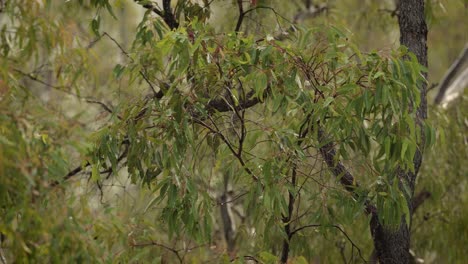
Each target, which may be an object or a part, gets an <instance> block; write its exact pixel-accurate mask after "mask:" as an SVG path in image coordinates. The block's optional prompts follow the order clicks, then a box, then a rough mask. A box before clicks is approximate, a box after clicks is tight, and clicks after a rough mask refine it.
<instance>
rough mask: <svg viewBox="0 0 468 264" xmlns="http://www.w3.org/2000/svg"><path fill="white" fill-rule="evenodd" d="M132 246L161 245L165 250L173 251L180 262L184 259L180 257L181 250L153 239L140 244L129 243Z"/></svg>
mask: <svg viewBox="0 0 468 264" xmlns="http://www.w3.org/2000/svg"><path fill="white" fill-rule="evenodd" d="M131 246H132V247H146V246H158V247H161V248H163V249H165V250H168V251H170V252H172V253H174V255H176V257H177V259H178V260H179V262H180V263H183V261H184V259H183V258H182V256H180V254H179V252H180V251H181V250H177V249H174V248H171V247H168V246H166V245H164V244H160V243H157V242H154V241H151V242H147V243H141V244H133V243H132V244H131Z"/></svg>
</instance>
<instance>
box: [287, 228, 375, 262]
mask: <svg viewBox="0 0 468 264" xmlns="http://www.w3.org/2000/svg"><path fill="white" fill-rule="evenodd" d="M321 226H323V225H321V224H310V225H305V226H301V227H299V228H297V229H295V230H293V231H292V232H291V234H295V233H297V232H299V231H302V230H304V229H306V228H311V227H321ZM323 227H333V228H336V229H338V230H339V231H340V232H341V233H342V234H343V235H344V236H345V237H346V239H347V240H348V241H349V243H351V246H352V247H353V248H356V250H357V251H358V254H359V257H360V258H361V259H362V260H363V261H364V263H366V262H367V260H366V259H365V258H364V257H363V256H362V253H361V249H360V248H359V247H358V246H357V245H356V243H354V242H353V240H352V239H351V238H350V237H349V235H348V234H347V233H346V232H345V231H344V230H343V229H342V228H341V227H340V226H338V225H325V226H323Z"/></svg>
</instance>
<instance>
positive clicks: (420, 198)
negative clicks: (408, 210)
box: [411, 191, 431, 213]
mask: <svg viewBox="0 0 468 264" xmlns="http://www.w3.org/2000/svg"><path fill="white" fill-rule="evenodd" d="M430 197H431V193H430V192H428V191H421V192H420V193H419V194H418V195H416V196H415V197H414V198H413V201H412V206H411V207H412V209H413V213H414V211H416V209H418V207H419V206H421V205H422V204H423V203H424V201H426V200H427V199H429V198H430Z"/></svg>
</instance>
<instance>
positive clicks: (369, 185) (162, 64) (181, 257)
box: [0, 0, 435, 263]
mask: <svg viewBox="0 0 468 264" xmlns="http://www.w3.org/2000/svg"><path fill="white" fill-rule="evenodd" d="M304 3H305V5H304V6H303V7H304V8H306V9H305V11H301V12H300V13H299V14H301V15H297V16H296V20H297V21H296V22H303V21H302V20H303V19H305V18H309V19H317V18H318V17H319V16H321V15H324V14H325V13H326V12H327V11H328V10H329V9H331V8H332V7H328V6H326V5H317V6H315V9H314V8H312V7H313V5H312V4H311V1H304ZM131 4H132V5H134V6H136V5H139V6H140V8H141V10H144V11H145V13H144V15H142V20H141V22H140V23H139V24H138V26H137V27H136V30H135V36H134V37H135V38H134V40H133V43H132V45H131V47H128V46H127V45H125V46H122V45H121V44H120V43H121V42H124V41H125V40H119V38H118V37H116V34H118V33H115V32H113V31H115V30H116V29H115V28H113V27H112V25H113V24H119V23H115V21H116V20H115V19H123V18H120V17H119V15H122V14H124V13H123V12H120V13H119V12H115V10H116V9H117V8H119V7H121V6H120V5H124V7H125V8H128V6H129V5H131ZM223 4H224V5H225V4H226V3H223V2H222V1H220V2H216V1H168V0H164V1H162V2H160V3H157V2H153V1H138V0H136V1H133V2H131V3H126V4H124V3H122V2H121V1H115V2H112V3H111V2H109V1H108V0H93V1H77V2H73V3H67V4H64V3H61V2H59V1H44V2H42V1H38V2H35V1H17V2H12V1H11V2H8V4H7V5H6V6H5V11H4V12H5V14H6V15H8V16H9V18H10V22H8V23H6V24H5V26H4V27H3V28H4V29H3V31H2V38H1V41H2V42H1V43H0V44H1V51H2V53H3V54H2V55H3V58H2V65H4V66H2V67H1V68H0V76H1V77H0V80H1V82H0V91H2V101H3V102H4V104H2V107H1V108H0V110H1V113H2V116H1V118H2V122H1V127H0V129H1V130H2V132H3V134H2V136H1V137H0V143H1V147H2V148H1V152H0V173H1V174H2V175H9V176H8V177H2V178H1V180H0V181H1V185H0V186H1V187H0V188H2V190H1V192H0V193H1V196H0V202H1V203H0V205H1V208H2V209H1V210H2V214H4V215H5V217H3V218H2V221H1V222H0V232H1V233H2V234H3V239H2V240H3V241H2V246H1V247H0V248H2V249H3V248H5V249H7V250H6V251H7V252H6V253H2V256H7V257H5V259H13V261H19V262H21V261H22V260H25V259H32V260H38V259H39V260H40V259H42V260H44V259H45V262H58V261H70V262H71V261H89V262H91V261H93V260H94V261H96V260H99V261H120V262H132V261H153V260H154V257H159V261H160V262H164V261H166V260H171V261H175V262H177V261H178V262H181V263H182V262H185V261H187V260H188V259H189V258H192V259H210V258H216V259H217V260H218V261H220V260H222V259H224V260H226V261H228V262H229V261H232V262H240V263H241V262H243V261H247V260H252V261H261V262H266V263H276V262H278V261H280V262H282V263H287V262H288V261H291V262H297V263H303V262H308V261H312V259H313V257H314V256H315V252H314V249H313V248H312V247H311V246H310V245H309V244H308V242H309V241H311V240H312V236H313V234H320V236H321V237H322V238H323V239H322V240H324V239H325V238H327V237H334V238H340V239H343V241H344V242H342V243H337V245H338V246H334V245H333V246H332V247H334V248H335V250H336V248H338V249H339V252H338V253H334V254H335V256H338V257H343V258H344V259H345V260H346V258H347V256H346V255H350V258H351V260H352V261H354V262H365V261H367V260H368V258H369V257H368V256H369V255H370V251H371V250H364V249H363V247H362V246H360V245H358V244H357V243H356V242H355V239H354V237H357V236H363V235H362V233H364V230H367V228H369V227H370V231H371V232H368V231H366V232H365V233H366V234H367V235H364V239H362V240H360V242H362V243H366V244H367V245H369V246H370V244H373V245H374V247H375V254H374V256H375V257H376V258H377V259H378V261H379V262H380V263H409V261H410V253H409V252H410V233H411V232H410V227H411V223H412V215H413V211H414V209H415V207H416V205H419V204H420V201H421V200H420V199H419V200H418V199H415V195H414V194H415V188H416V175H417V174H418V171H419V170H420V167H421V164H422V153H423V150H425V149H427V147H428V146H431V145H433V144H434V142H435V130H434V129H433V128H432V127H430V126H429V125H428V124H427V122H426V121H425V119H426V118H427V114H426V112H427V99H426V86H427V82H426V77H427V76H426V73H425V72H426V67H427V53H426V52H427V51H426V38H427V28H426V24H425V20H424V1H422V0H411V1H409V0H408V1H400V2H399V5H398V6H397V11H396V13H397V14H398V15H397V16H398V24H399V28H400V42H401V44H402V47H400V48H397V49H394V50H392V51H390V52H384V51H381V52H362V51H361V50H360V49H359V47H358V46H357V45H356V44H354V42H353V41H352V39H351V38H350V37H349V32H347V31H346V30H345V29H343V28H341V27H339V26H336V25H330V24H327V23H324V26H319V27H309V26H307V24H306V23H304V24H300V25H298V24H291V23H289V22H288V21H287V19H285V18H284V16H282V15H281V12H280V10H282V9H281V7H284V6H286V5H288V4H289V3H287V4H285V3H284V2H282V1H278V2H275V1H273V2H272V3H267V2H266V1H249V2H246V1H233V3H232V6H234V7H236V9H235V10H237V12H238V13H236V16H235V18H234V20H233V21H232V20H228V21H226V20H225V19H221V18H220V17H221V16H218V17H216V14H217V13H218V12H221V11H219V8H220V6H219V5H221V6H222V5H223ZM230 5H231V4H230ZM70 10H73V12H70ZM125 13H127V12H125ZM309 13H310V14H311V15H307V14H309ZM304 14H306V15H304ZM75 16H79V17H80V19H78V18H77V17H75ZM212 16H215V17H212ZM227 16H228V17H229V15H227ZM87 19H88V20H89V21H91V22H90V23H89V30H87V29H84V28H83V24H84V23H86V20H87ZM299 20H301V21H299ZM28 25H36V26H35V27H30V26H28ZM285 25H286V26H285ZM120 26H122V24H121V23H120ZM226 28H229V29H226ZM278 28H279V30H278ZM12 29H13V30H12ZM56 32H61V34H62V35H61V36H57V34H56ZM103 58H105V63H102V61H104V60H103ZM44 69H46V70H44ZM43 71H47V72H48V73H54V74H49V75H47V76H49V77H48V78H46V75H45V73H44V72H43ZM38 85H40V86H39V88H38ZM41 86H42V87H41ZM44 87H46V88H47V92H48V93H52V95H51V97H52V98H53V99H54V98H55V99H57V97H59V100H56V101H54V100H53V99H52V102H47V104H44V103H43V102H44V101H43V100H42V99H40V98H39V99H38V98H36V97H35V96H34V95H35V94H41V93H44V92H45V91H44ZM56 92H58V93H62V94H60V95H59V96H57V95H56V94H55V97H54V93H56ZM63 94H67V98H68V97H69V98H71V99H70V101H69V102H65V100H64V99H63V98H64V97H65V96H64V95H63ZM90 94H92V95H93V96H92V97H89V96H88V95H90ZM99 98H105V99H99ZM79 101H84V102H86V103H87V104H89V105H93V106H96V107H98V108H96V109H88V111H89V112H88V113H86V114H84V118H83V117H80V116H77V115H76V113H74V112H73V110H68V111H64V112H63V114H60V113H61V111H57V109H60V108H63V107H66V108H68V109H73V108H75V109H80V108H82V109H83V110H82V111H85V110H86V109H87V108H89V106H88V105H86V106H83V105H80V104H78V103H77V102H79ZM26 103H28V104H29V105H32V107H25V104H26ZM55 107H57V108H56V109H54V108H55ZM11 109H14V110H13V111H12V110H11ZM97 109H102V111H103V112H102V114H101V118H100V119H99V120H97V121H98V122H97V123H95V124H93V125H90V124H89V117H93V113H92V112H93V111H94V112H96V111H97ZM78 112H81V111H78ZM86 119H88V121H83V120H86ZM88 134H91V135H90V136H89V138H88V139H86V140H83V139H82V137H83V135H88ZM16 161H18V162H16ZM70 163H77V164H79V165H78V166H76V167H75V168H74V169H72V170H69V167H70V165H69V164H70ZM83 176H84V177H83ZM77 178H78V180H75V179H77ZM126 179H129V180H130V182H128V181H126ZM87 182H89V184H91V185H92V186H95V187H96V188H97V190H98V194H97V195H96V196H95V197H94V200H92V201H91V202H90V201H89V200H86V199H81V200H80V199H78V200H76V198H75V197H84V196H81V195H82V194H80V193H79V192H80V190H81V188H83V186H86V184H87ZM116 185H119V186H121V188H122V189H123V190H124V191H123V192H118V191H116V190H115V189H116V187H115V186H116ZM135 186H138V187H139V188H137V189H133V190H130V191H128V189H129V188H135ZM126 192H130V193H133V194H134V195H135V196H136V198H134V199H135V202H134V203H132V204H133V207H130V208H126V210H123V209H124V208H125V207H126V206H128V205H119V202H121V201H125V200H124V199H123V198H122V200H119V199H112V198H110V196H112V195H114V194H116V195H119V196H122V197H132V196H126V195H125V193H126ZM422 194H423V195H417V196H416V197H418V198H421V197H422V198H421V199H424V197H427V196H428V195H427V193H424V192H422ZM87 199H89V197H88V198H87ZM125 199H128V198H125ZM63 200H65V201H66V203H63V202H62V201H63ZM99 201H101V202H102V204H103V205H99ZM104 201H105V202H104ZM124 204H125V203H124ZM51 214H55V215H57V216H58V217H57V218H56V219H50V215H51ZM90 216H93V218H95V219H93V218H91V217H90ZM46 220H50V221H46ZM109 220H110V221H109ZM353 225H354V228H355V229H354V230H353V228H352V226H353ZM370 236H372V239H370ZM220 241H224V242H221V243H220ZM371 241H372V242H371ZM152 248H156V249H152ZM57 252H60V253H57ZM194 252H195V253H194ZM322 254H323V253H322ZM366 254H367V255H366ZM322 256H323V255H322ZM335 259H336V258H335Z"/></svg>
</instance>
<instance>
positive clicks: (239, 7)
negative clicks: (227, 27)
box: [234, 0, 246, 32]
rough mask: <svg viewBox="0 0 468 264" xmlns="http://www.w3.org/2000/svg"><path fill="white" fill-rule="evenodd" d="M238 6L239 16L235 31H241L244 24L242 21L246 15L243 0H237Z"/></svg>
mask: <svg viewBox="0 0 468 264" xmlns="http://www.w3.org/2000/svg"><path fill="white" fill-rule="evenodd" d="M237 8H238V10H239V18H237V24H236V28H235V29H234V31H235V32H239V30H240V28H241V26H242V21H243V20H244V16H245V14H246V13H244V7H243V5H242V0H237Z"/></svg>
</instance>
